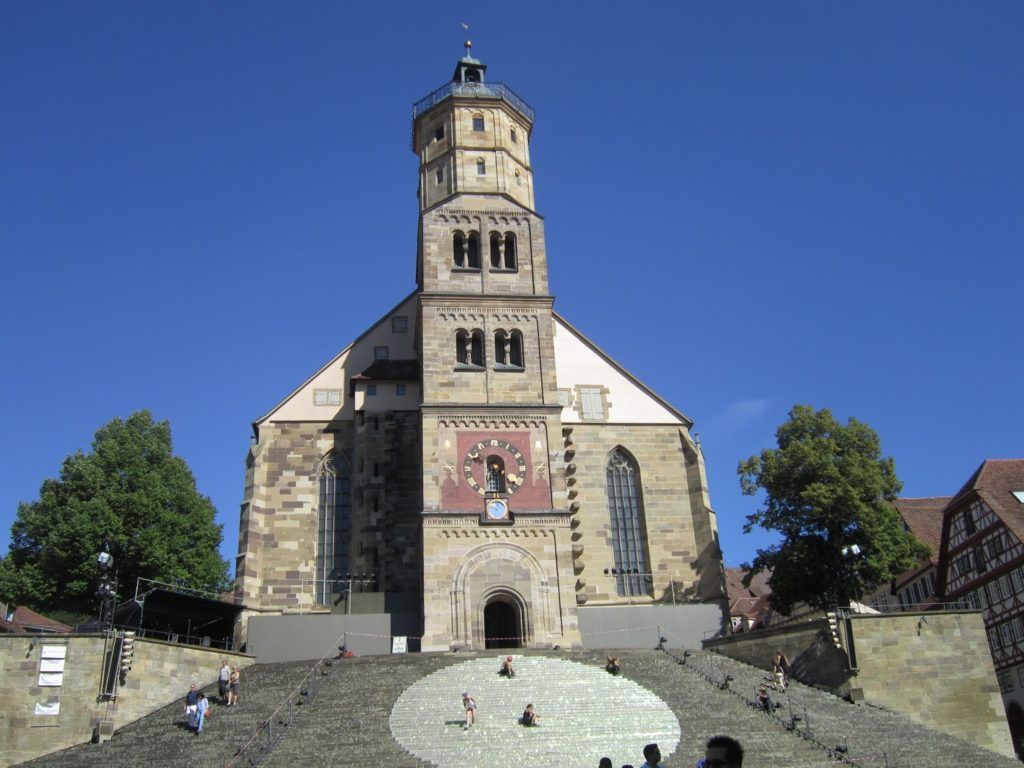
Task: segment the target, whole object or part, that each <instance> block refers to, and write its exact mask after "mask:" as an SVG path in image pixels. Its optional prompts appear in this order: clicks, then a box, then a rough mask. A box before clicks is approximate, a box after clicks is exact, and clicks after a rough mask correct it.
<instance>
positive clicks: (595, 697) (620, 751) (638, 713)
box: [389, 655, 680, 768]
mask: <svg viewBox="0 0 1024 768" xmlns="http://www.w3.org/2000/svg"><path fill="white" fill-rule="evenodd" d="M502 657H503V656H501V655H495V656H493V657H486V658H480V659H473V660H471V661H466V662H463V663H461V664H455V665H453V666H450V667H445V668H444V669H440V670H438V671H436V672H434V673H432V674H430V675H427V676H426V677H424V678H422V679H420V680H418V681H417V682H415V683H413V684H412V685H410V686H409V687H408V688H406V689H405V691H404V692H403V693H402V694H401V696H399V698H398V701H396V702H395V705H394V707H393V708H392V710H391V717H390V721H389V726H390V729H391V734H392V736H394V738H395V739H396V740H397V741H398V743H399V744H400V745H401V746H402V748H403V749H405V750H406V751H407V752H410V753H411V754H413V755H415V756H417V757H419V758H421V759H423V760H426V761H428V762H431V763H433V764H434V765H436V766H439V768H468V767H469V766H473V767H474V768H476V767H477V766H481V765H501V766H503V768H520V766H522V767H523V768H526V767H527V766H529V767H530V768H535V766H539V765H558V766H560V768H573V767H574V766H579V768H593V766H596V765H597V763H598V761H599V760H600V759H601V758H602V757H604V756H607V757H610V758H611V760H612V764H613V765H616V766H618V765H623V764H625V763H630V764H633V765H641V764H642V763H643V762H644V758H643V747H644V745H645V744H648V743H650V742H657V743H658V745H659V747H660V749H661V752H662V755H664V756H665V757H666V758H667V757H668V756H669V755H670V754H672V753H673V752H674V751H675V749H676V747H677V745H678V744H679V738H680V729H679V721H678V720H677V719H676V716H675V715H674V714H673V713H672V710H671V709H669V707H668V705H666V704H665V702H664V701H662V700H661V699H660V698H658V697H657V696H656V695H655V694H653V693H652V692H651V691H649V690H647V689H646V688H644V687H642V686H640V685H638V684H636V683H634V682H633V681H631V680H627V679H625V678H622V677H614V676H612V675H610V674H608V673H607V672H605V671H604V669H602V668H600V667H595V666H587V665H584V664H580V663H578V662H574V661H565V660H563V659H549V658H542V657H539V656H538V657H531V656H523V657H519V656H516V657H515V670H516V676H515V678H513V679H511V680H509V679H507V678H504V677H501V676H499V675H498V674H497V671H498V667H499V665H500V660H501V658H502ZM463 691H469V693H470V695H471V696H473V697H474V698H475V699H476V702H477V707H478V710H477V724H476V725H474V726H473V727H472V728H470V729H468V730H465V729H464V728H463V723H464V722H465V712H464V710H463V707H462V692H463ZM528 703H532V704H533V705H534V708H535V709H536V710H537V712H538V714H540V716H541V721H540V725H539V726H537V727H535V728H527V727H525V726H522V725H520V724H519V722H518V720H519V718H520V717H521V716H522V713H523V710H524V709H525V708H526V705H527V704H528Z"/></svg>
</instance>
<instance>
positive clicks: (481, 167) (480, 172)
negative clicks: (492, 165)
mask: <svg viewBox="0 0 1024 768" xmlns="http://www.w3.org/2000/svg"><path fill="white" fill-rule="evenodd" d="M476 175H477V176H486V175H487V163H485V162H484V161H483V160H477V161H476Z"/></svg>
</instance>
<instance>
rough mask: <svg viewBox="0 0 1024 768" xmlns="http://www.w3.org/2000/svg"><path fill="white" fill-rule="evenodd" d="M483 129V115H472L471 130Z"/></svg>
mask: <svg viewBox="0 0 1024 768" xmlns="http://www.w3.org/2000/svg"><path fill="white" fill-rule="evenodd" d="M483 129H484V116H483V115H473V130H474V131H482V130H483Z"/></svg>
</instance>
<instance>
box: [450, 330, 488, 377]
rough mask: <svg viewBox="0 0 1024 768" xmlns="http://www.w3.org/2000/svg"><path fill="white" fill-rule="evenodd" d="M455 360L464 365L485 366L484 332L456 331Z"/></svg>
mask: <svg viewBox="0 0 1024 768" xmlns="http://www.w3.org/2000/svg"><path fill="white" fill-rule="evenodd" d="M455 361H456V363H458V364H459V365H462V366H470V367H477V368H480V367H483V364H484V332H483V331H480V330H476V331H473V332H472V333H471V332H469V331H463V330H459V331H456V333H455Z"/></svg>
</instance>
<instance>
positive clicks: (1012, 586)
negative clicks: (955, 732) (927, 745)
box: [938, 459, 1024, 749]
mask: <svg viewBox="0 0 1024 768" xmlns="http://www.w3.org/2000/svg"><path fill="white" fill-rule="evenodd" d="M1022 542H1024V459H1004V460H992V459H990V460H988V461H986V462H984V463H983V464H982V465H981V466H980V467H979V468H978V470H977V471H976V472H975V473H974V474H973V475H972V476H971V478H970V480H968V481H967V483H966V484H964V486H963V488H961V489H960V491H959V492H958V493H957V494H956V495H955V496H954V497H953V500H952V501H951V502H950V503H949V504H948V505H947V506H946V509H945V512H944V513H943V521H942V544H941V548H940V553H939V567H938V591H939V593H940V594H942V595H943V600H945V601H946V602H961V603H963V604H965V605H966V606H969V607H972V608H976V609H979V610H981V611H982V612H983V616H984V619H985V628H986V630H987V632H988V642H989V646H990V648H991V650H992V661H993V662H994V664H995V668H996V674H997V676H998V678H999V687H1000V690H1001V691H1002V693H1003V702H1004V704H1005V705H1006V708H1007V716H1008V718H1009V720H1010V728H1011V732H1012V733H1013V736H1014V743H1015V746H1017V747H1018V749H1019V748H1020V746H1021V739H1022V736H1024V727H1022V726H1024V543H1022ZM1015 723H1016V726H1015Z"/></svg>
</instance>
